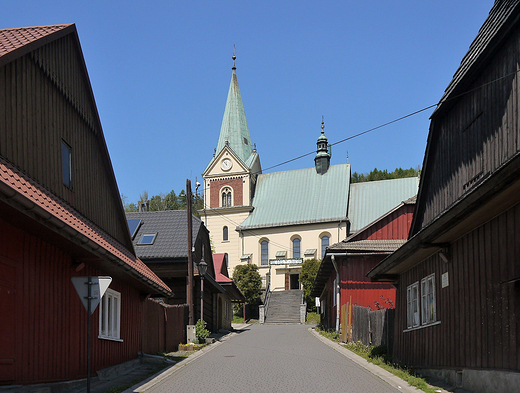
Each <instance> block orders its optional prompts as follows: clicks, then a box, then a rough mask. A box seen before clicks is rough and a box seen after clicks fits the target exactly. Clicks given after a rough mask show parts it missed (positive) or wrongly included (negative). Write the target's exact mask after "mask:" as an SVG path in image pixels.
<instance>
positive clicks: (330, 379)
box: [142, 325, 402, 393]
mask: <svg viewBox="0 0 520 393" xmlns="http://www.w3.org/2000/svg"><path fill="white" fill-rule="evenodd" d="M208 349H209V348H208ZM192 356H193V355H192ZM190 358H191V357H190ZM142 388H145V390H144V391H145V392H146V393H160V392H164V393H166V392H168V393H173V392H183V393H184V392H190V391H191V392H212V393H219V392H226V393H227V392H240V393H243V392H255V393H257V392H258V393H262V392H269V393H273V392H285V391H290V392H313V393H316V392H326V391H331V392H332V391H340V392H363V393H370V392H377V393H387V392H388V393H396V392H398V391H400V389H398V388H394V387H393V386H391V385H390V384H389V383H388V382H386V381H385V380H383V379H381V378H380V377H378V376H376V375H375V374H373V373H371V372H370V371H368V370H367V369H365V368H364V367H362V366H360V365H359V364H357V363H356V362H354V361H352V360H351V359H349V358H348V357H346V356H345V355H343V354H341V353H340V352H339V351H337V350H335V349H334V348H333V347H331V346H329V345H327V344H325V343H324V342H322V341H321V340H319V339H318V338H317V337H316V336H315V335H313V334H312V333H311V332H309V330H308V326H305V325H251V326H250V327H248V328H246V329H245V330H243V331H241V332H240V333H237V334H234V335H232V336H231V337H230V338H229V339H227V340H225V341H224V342H222V343H220V344H219V345H216V346H214V347H213V348H211V349H210V350H208V351H207V352H205V353H201V354H200V356H197V357H196V358H194V359H193V360H192V361H190V362H187V364H186V365H183V366H182V367H178V368H172V369H171V371H170V372H169V373H168V372H167V373H165V374H164V375H163V376H162V377H161V378H159V379H156V380H155V381H153V383H152V384H148V385H147V386H146V387H145V386H143V387H142ZM401 391H402V390H401Z"/></svg>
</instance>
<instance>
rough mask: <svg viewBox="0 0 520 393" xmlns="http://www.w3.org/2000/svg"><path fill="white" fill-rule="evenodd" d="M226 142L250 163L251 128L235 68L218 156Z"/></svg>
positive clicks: (251, 149)
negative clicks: (248, 125) (248, 123)
mask: <svg viewBox="0 0 520 393" xmlns="http://www.w3.org/2000/svg"><path fill="white" fill-rule="evenodd" d="M226 142H227V143H228V145H229V147H230V148H231V149H232V150H233V152H234V153H235V154H236V155H237V156H238V157H239V158H240V159H241V160H242V161H243V162H245V163H246V162H248V160H249V158H250V156H251V154H252V153H253V147H252V145H251V136H250V135H249V128H248V127H247V120H246V113H245V111H244V105H243V103H242V96H241V95H240V88H239V87H238V79H237V74H236V70H235V67H234V66H233V73H232V75H231V83H230V84H229V92H228V96H227V101H226V109H225V110H224V117H223V119H222V126H221V128H220V136H219V138H218V144H217V151H216V154H217V155H218V153H220V151H221V150H222V149H223V148H224V146H226Z"/></svg>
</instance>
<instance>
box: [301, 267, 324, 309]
mask: <svg viewBox="0 0 520 393" xmlns="http://www.w3.org/2000/svg"><path fill="white" fill-rule="evenodd" d="M320 264H321V261H320V260H319V259H316V258H313V259H306V260H305V261H303V263H302V271H301V273H300V282H301V283H302V287H303V294H304V296H305V301H306V302H307V311H316V304H315V303H316V302H315V301H314V299H313V298H311V292H312V286H313V285H314V280H316V275H317V274H318V269H319V268H320Z"/></svg>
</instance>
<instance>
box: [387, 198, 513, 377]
mask: <svg viewBox="0 0 520 393" xmlns="http://www.w3.org/2000/svg"><path fill="white" fill-rule="evenodd" d="M519 253H520V204H519V205H516V206H515V207H513V208H511V209H509V210H507V211H506V212H504V213H502V214H501V215H499V216H497V217H495V218H494V219H493V220H491V221H489V222H487V223H486V224H484V225H483V226H481V227H478V228H476V229H475V230H473V231H472V232H470V233H468V234H467V235H465V236H464V237H462V238H460V239H459V240H457V241H456V242H455V243H453V244H452V247H451V256H450V262H449V263H447V264H446V263H445V262H443V261H442V260H441V259H440V257H439V256H438V255H434V256H432V257H430V258H428V259H426V260H424V261H422V262H421V263H420V264H418V265H416V266H415V267H414V268H412V269H410V270H409V271H407V272H405V273H404V274H402V275H401V277H400V279H399V287H398V293H397V305H398V307H397V310H396V313H397V314H396V321H397V322H396V332H395V337H396V341H395V344H394V360H397V361H402V362H404V363H406V364H408V365H411V366H414V367H425V368H435V367H443V368H452V369H460V368H474V369H496V370H511V371H520V324H519V322H518V317H517V316H518V315H520V282H519V281H515V282H508V281H510V280H513V279H515V278H518V277H520V265H519V264H518V255H519ZM446 272H448V277H449V286H448V287H446V288H442V285H441V281H442V279H441V277H442V274H443V273H446ZM432 273H435V291H436V304H437V320H438V321H440V324H437V325H435V326H429V327H425V328H421V329H417V330H412V331H407V332H404V330H405V329H406V288H407V286H408V285H410V284H412V283H414V282H417V281H419V282H420V280H421V279H422V278H424V277H426V276H428V275H430V274H432Z"/></svg>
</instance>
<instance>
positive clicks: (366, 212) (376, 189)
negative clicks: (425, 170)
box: [348, 177, 419, 232]
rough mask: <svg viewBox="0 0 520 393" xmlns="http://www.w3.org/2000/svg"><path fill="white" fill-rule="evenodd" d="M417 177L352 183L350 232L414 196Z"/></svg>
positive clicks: (417, 187)
mask: <svg viewBox="0 0 520 393" xmlns="http://www.w3.org/2000/svg"><path fill="white" fill-rule="evenodd" d="M418 189H419V178H418V177H407V178H404V179H391V180H379V181H368V182H362V183H353V184H351V185H350V206H349V211H348V218H349V220H350V223H351V226H350V231H351V232H357V231H359V230H360V229H361V228H364V227H365V226H367V225H368V224H370V223H371V222H373V221H374V220H376V219H377V218H379V217H381V216H382V215H383V214H385V213H387V212H388V211H390V210H391V209H393V208H394V207H395V206H397V205H399V204H400V203H401V202H403V201H407V200H408V199H409V198H411V197H413V196H415V195H416V194H417V191H418Z"/></svg>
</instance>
